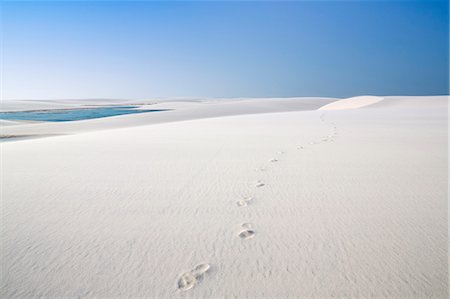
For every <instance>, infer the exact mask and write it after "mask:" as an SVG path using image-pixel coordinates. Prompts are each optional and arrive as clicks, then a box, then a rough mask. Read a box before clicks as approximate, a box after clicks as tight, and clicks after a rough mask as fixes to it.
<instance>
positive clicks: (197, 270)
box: [192, 263, 211, 280]
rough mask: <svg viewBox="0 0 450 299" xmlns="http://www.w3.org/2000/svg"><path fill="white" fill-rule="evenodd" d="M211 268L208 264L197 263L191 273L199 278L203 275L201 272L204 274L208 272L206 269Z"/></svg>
mask: <svg viewBox="0 0 450 299" xmlns="http://www.w3.org/2000/svg"><path fill="white" fill-rule="evenodd" d="M210 268H211V266H210V265H209V264H206V263H205V264H198V265H197V266H195V267H194V269H193V270H192V275H194V277H195V278H196V279H197V280H199V279H201V278H202V277H203V274H205V273H206V272H208V270H209V269H210Z"/></svg>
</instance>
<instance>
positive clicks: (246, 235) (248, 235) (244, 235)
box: [238, 229, 255, 240]
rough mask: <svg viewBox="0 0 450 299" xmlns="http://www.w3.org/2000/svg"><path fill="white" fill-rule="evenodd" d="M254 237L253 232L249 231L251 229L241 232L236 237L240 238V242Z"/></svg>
mask: <svg viewBox="0 0 450 299" xmlns="http://www.w3.org/2000/svg"><path fill="white" fill-rule="evenodd" d="M254 236H255V231H254V230H251V229H246V230H243V231H241V232H240V233H239V234H238V237H239V238H241V239H242V240H247V239H250V238H253V237H254Z"/></svg>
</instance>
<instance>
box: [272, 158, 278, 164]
mask: <svg viewBox="0 0 450 299" xmlns="http://www.w3.org/2000/svg"><path fill="white" fill-rule="evenodd" d="M270 162H272V163H274V162H278V159H276V158H273V159H270Z"/></svg>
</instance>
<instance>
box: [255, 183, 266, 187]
mask: <svg viewBox="0 0 450 299" xmlns="http://www.w3.org/2000/svg"><path fill="white" fill-rule="evenodd" d="M264 185H265V184H264V183H262V182H257V183H256V187H257V188H260V187H262V186H264Z"/></svg>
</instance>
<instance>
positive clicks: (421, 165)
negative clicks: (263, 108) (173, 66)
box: [1, 97, 448, 298]
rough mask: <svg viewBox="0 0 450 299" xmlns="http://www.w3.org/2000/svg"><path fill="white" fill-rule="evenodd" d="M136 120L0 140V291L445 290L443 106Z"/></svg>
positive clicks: (195, 294) (429, 100)
mask: <svg viewBox="0 0 450 299" xmlns="http://www.w3.org/2000/svg"><path fill="white" fill-rule="evenodd" d="M249 101H250V100H249ZM249 101H242V102H241V101H240V102H236V103H234V104H233V105H235V106H234V107H235V108H236V109H237V108H238V105H239V103H243V105H247V107H250V106H251V103H249ZM343 103H344V104H345V105H346V107H348V106H347V103H345V102H343ZM204 105H205V107H206V105H208V104H204ZM230 105H232V104H230ZM255 105H256V106H257V105H259V102H258V101H255ZM335 105H338V103H336V104H335ZM317 108H318V107H316V108H314V109H317ZM188 109H190V108H187V109H186V110H188ZM253 109H254V110H258V109H259V108H257V107H254V108H253ZM195 110H196V109H192V112H191V113H194V111H195ZM237 111H238V112H239V109H237ZM185 113H188V112H185ZM156 115H157V114H156V113H154V114H151V113H150V114H145V117H146V118H147V119H148V120H150V119H151V117H153V116H154V117H156ZM181 115H184V114H181ZM194 116H195V115H194ZM194 116H192V117H193V118H195V117H197V116H195V117H194ZM143 117H144V114H139V115H127V116H126V117H125V116H124V117H117V118H116V117H113V118H109V119H108V118H105V119H103V120H101V121H100V120H98V122H100V123H103V127H102V126H100V127H101V128H102V129H105V126H106V125H105V123H108V121H110V122H111V123H112V124H113V125H112V127H115V126H116V124H114V123H115V122H117V119H122V120H124V122H126V124H127V125H130V124H133V123H134V122H133V121H132V119H133V118H134V119H136V122H135V123H137V124H140V126H136V127H133V126H129V127H124V128H120V129H110V130H99V131H96V130H97V129H98V128H99V126H97V125H95V126H94V125H91V131H90V132H85V133H78V134H74V135H67V136H57V137H49V138H42V139H31V140H23V141H16V142H7V143H3V144H2V158H3V165H2V166H3V167H2V183H3V186H2V187H3V190H2V195H3V196H2V226H1V227H2V234H1V238H2V240H1V244H2V250H1V253H2V261H1V263H2V278H1V292H2V293H1V295H2V296H3V298H25V297H78V296H85V297H97V298H99V297H146V298H178V297H179V298H263V297H265V298H274V297H277V298H287V297H290V298H300V297H323V298H329V297H333V296H334V297H390V298H399V297H403V298H425V297H426V298H431V297H433V298H447V297H448V291H447V282H448V278H447V274H448V263H447V253H448V252H447V246H448V238H447V228H448V226H447V211H448V206H447V162H448V160H447V99H446V97H420V98H411V99H410V100H408V99H405V98H397V97H384V99H383V100H382V101H380V102H378V103H376V104H374V105H369V106H366V107H364V108H360V109H351V110H339V111H337V110H336V111H294V112H276V113H266V114H250V115H237V116H226V117H216V118H207V119H197V120H189V121H178V122H177V121H175V119H172V120H171V121H172V122H170V123H160V124H149V125H142V118H143ZM180 119H186V118H183V117H181V118H180ZM77 123H78V122H74V123H71V124H72V125H73V126H75V127H76V126H77ZM79 123H83V122H79ZM90 123H91V124H92V123H96V122H95V121H91V122H90ZM27 126H28V125H27ZM33 126H41V125H40V124H38V125H33ZM65 126H68V125H65ZM14 127H16V128H18V127H25V125H23V126H22V125H19V126H8V128H14ZM28 128H31V126H28ZM43 128H44V129H43V130H44V131H45V130H47V131H45V132H49V131H48V130H49V128H48V127H43ZM55 128H56V126H55ZM55 128H53V129H55ZM83 128H84V129H86V128H87V127H83ZM94 129H95V130H94ZM55 130H56V129H55ZM65 130H66V133H67V130H68V129H67V128H65ZM75 131H77V130H74V131H73V132H75ZM87 131H89V130H87ZM36 132H37V131H33V133H36ZM22 133H24V134H25V133H26V130H24V131H22ZM300 146H301V147H303V148H301V147H300ZM273 159H275V160H277V161H276V162H270V160H273ZM258 183H261V184H264V185H263V186H261V187H256V185H257V184H258ZM248 196H253V197H254V198H253V200H252V201H249V202H248V204H247V206H246V207H239V206H238V205H237V204H236V202H237V201H239V200H241V199H243V198H244V197H248ZM243 223H251V227H252V229H253V230H254V232H255V234H254V236H253V237H252V238H249V239H246V240H243V239H240V238H239V237H238V234H239V233H240V232H241V230H243V228H241V225H242V224H243ZM199 263H209V264H210V265H211V268H210V270H209V271H208V272H206V273H205V274H204V275H203V276H202V279H201V281H200V282H198V283H197V284H196V285H195V286H194V287H193V288H191V289H189V290H187V291H179V290H177V280H178V278H179V276H180V275H181V274H183V273H184V272H186V271H189V270H190V269H192V268H193V267H194V266H195V265H197V264H199Z"/></svg>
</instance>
